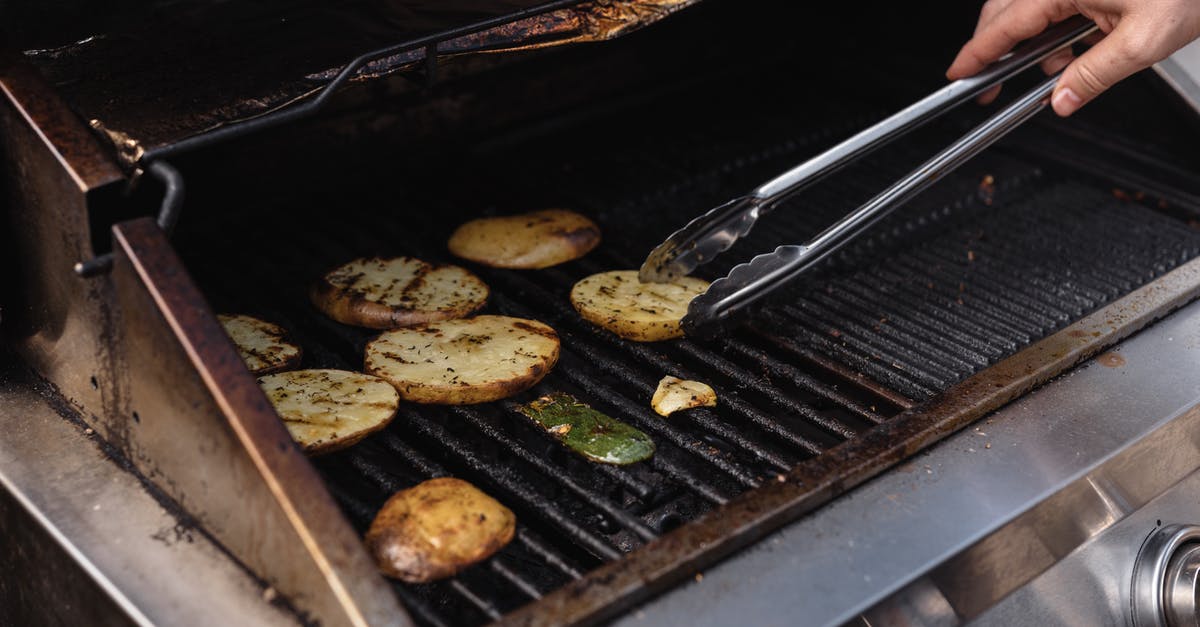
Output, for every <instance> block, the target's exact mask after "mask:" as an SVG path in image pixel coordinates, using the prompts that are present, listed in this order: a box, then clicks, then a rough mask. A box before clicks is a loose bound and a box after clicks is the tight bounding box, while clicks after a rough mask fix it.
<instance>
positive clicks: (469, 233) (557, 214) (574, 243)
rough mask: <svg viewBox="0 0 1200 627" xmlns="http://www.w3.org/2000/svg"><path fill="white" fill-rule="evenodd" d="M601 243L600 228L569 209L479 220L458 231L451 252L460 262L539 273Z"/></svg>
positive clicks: (452, 237)
mask: <svg viewBox="0 0 1200 627" xmlns="http://www.w3.org/2000/svg"><path fill="white" fill-rule="evenodd" d="M599 244H600V227H598V226H596V223H595V222H592V221H591V220H589V219H587V218H586V217H584V216H582V215H579V214H578V213H575V212H574V211H567V210H565V209H547V210H544V211H533V212H530V213H522V214H518V215H513V216H502V217H496V218H479V219H478V220H471V221H470V222H467V223H466V224H463V225H462V226H460V227H458V228H457V229H456V230H455V231H454V234H453V235H451V236H450V241H449V243H448V247H449V248H450V252H451V253H453V254H454V255H455V256H456V257H461V258H463V259H469V260H471V261H474V262H477V263H481V264H483V265H485V266H491V267H493V268H509V269H516V270H538V269H541V268H549V267H550V266H555V265H558V264H560V263H566V262H568V261H571V260H574V259H578V258H580V257H582V256H584V255H586V254H588V252H590V251H591V250H592V249H593V248H595V247H596V246H597V245H599Z"/></svg>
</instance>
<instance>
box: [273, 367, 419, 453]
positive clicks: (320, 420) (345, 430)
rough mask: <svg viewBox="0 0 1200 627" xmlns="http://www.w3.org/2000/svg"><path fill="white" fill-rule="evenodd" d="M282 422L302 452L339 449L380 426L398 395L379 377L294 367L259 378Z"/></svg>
mask: <svg viewBox="0 0 1200 627" xmlns="http://www.w3.org/2000/svg"><path fill="white" fill-rule="evenodd" d="M258 384H259V385H260V386H262V389H263V391H264V392H266V394H267V398H268V399H270V400H271V404H272V405H274V406H275V411H276V412H278V413H279V417H280V418H282V419H283V423H284V426H286V427H287V430H288V433H290V434H291V435H292V439H293V440H295V441H296V442H297V443H298V444H300V447H301V448H303V449H304V452H306V453H309V454H311V455H321V454H324V453H331V452H333V451H337V450H340V449H344V448H346V447H348V446H351V445H353V444H355V443H357V442H358V441H359V440H362V439H363V438H365V437H367V436H368V435H370V434H372V433H374V432H376V431H378V430H380V429H382V428H384V427H386V426H387V424H388V423H389V422H391V421H392V418H393V417H394V416H395V415H396V409H397V407H399V405H400V395H399V394H397V393H396V390H395V389H394V388H393V387H392V386H391V385H389V384H388V382H387V381H384V380H382V379H380V378H379V377H373V376H371V375H366V374H363V373H361V372H349V371H346V370H293V371H291V372H281V373H278V374H271V375H267V376H265V377H259V379H258Z"/></svg>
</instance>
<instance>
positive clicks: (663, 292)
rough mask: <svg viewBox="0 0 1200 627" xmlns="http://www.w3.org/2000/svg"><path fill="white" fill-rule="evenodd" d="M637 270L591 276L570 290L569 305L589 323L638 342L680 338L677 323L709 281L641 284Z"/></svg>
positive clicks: (680, 329)
mask: <svg viewBox="0 0 1200 627" xmlns="http://www.w3.org/2000/svg"><path fill="white" fill-rule="evenodd" d="M637 275H638V273H637V271H636V270H614V271H611V272H601V273H599V274H593V275H592V276H589V277H587V278H585V279H583V280H582V281H580V282H578V283H576V284H575V286H574V287H572V288H571V304H572V305H574V306H575V309H576V310H577V311H578V312H579V315H581V316H583V317H584V319H586V320H587V321H588V322H591V323H592V324H595V325H597V326H600V327H603V328H605V329H608V330H609V331H612V332H613V333H616V334H617V335H619V336H621V337H623V338H625V339H627V340H634V341H637V342H657V341H659V340H669V339H672V338H677V337H683V329H682V328H681V327H680V326H679V321H680V320H682V319H683V316H684V315H686V314H687V308H688V304H689V303H691V302H692V299H693V298H695V297H697V296H699V295H700V294H702V293H703V292H704V290H706V289H708V281H704V280H701V279H695V278H692V277H681V278H678V279H674V280H672V281H671V282H669V283H642V282H641V281H639V280H638V276H637Z"/></svg>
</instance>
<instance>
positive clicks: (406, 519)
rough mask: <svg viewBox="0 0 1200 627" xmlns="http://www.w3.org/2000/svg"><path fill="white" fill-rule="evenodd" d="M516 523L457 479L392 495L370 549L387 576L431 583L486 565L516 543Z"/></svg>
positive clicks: (370, 534) (379, 517)
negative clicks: (514, 541) (463, 570)
mask: <svg viewBox="0 0 1200 627" xmlns="http://www.w3.org/2000/svg"><path fill="white" fill-rule="evenodd" d="M516 526H517V518H516V516H514V515H513V513H512V511H510V510H509V509H508V508H507V507H505V506H503V505H501V504H500V503H499V502H498V501H496V499H493V498H492V497H490V496H488V495H486V494H484V493H483V492H482V491H480V490H479V488H476V487H475V486H473V485H471V484H469V483H467V482H466V481H463V480H461V479H454V478H452V477H441V478H438V479H430V480H429V481H425V482H423V483H420V484H418V485H416V486H415V487H412V488H409V489H407V490H402V491H400V492H397V493H396V494H394V495H392V498H390V499H388V501H387V503H384V504H383V508H382V509H380V510H379V513H378V514H377V515H376V516H375V520H374V521H372V522H371V527H370V528H369V529H368V530H367V535H366V538H365V540H366V544H367V548H368V549H369V550H370V551H371V555H372V556H374V557H375V563H376V564H378V566H379V570H380V571H382V572H383V574H385V575H387V576H388V577H395V578H396V579H402V580H404V581H407V582H410V583H426V582H429V581H434V580H437V579H442V578H445V577H449V576H451V575H454V574H455V573H457V572H459V571H460V570H462V569H464V568H466V567H467V566H470V565H471V564H475V563H477V562H480V561H483V560H485V559H487V558H488V557H491V556H492V554H494V553H495V552H496V551H499V550H500V549H501V548H503V547H504V545H506V544H508V543H509V541H510V540H512V538H513V533H514V531H515V530H516Z"/></svg>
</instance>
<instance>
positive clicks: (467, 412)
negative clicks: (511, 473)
mask: <svg viewBox="0 0 1200 627" xmlns="http://www.w3.org/2000/svg"><path fill="white" fill-rule="evenodd" d="M454 411H455V413H457V414H458V415H460V416H462V417H463V418H465V419H466V420H467V422H470V423H471V424H472V425H473V426H474V427H475V428H476V429H478V430H479V431H480V432H482V433H483V434H484V435H486V436H488V437H489V438H491V439H492V441H494V442H496V443H498V444H500V445H502V446H504V447H505V448H507V449H508V451H509V452H511V453H513V454H515V455H516V456H517V457H518V458H519V459H521V460H523V461H525V462H526V463H528V464H529V465H531V466H533V467H534V468H537V469H538V471H539V472H541V473H542V474H543V475H545V476H547V477H549V478H551V479H553V480H554V481H555V482H557V483H558V484H559V485H561V486H563V487H564V488H566V489H568V490H570V491H571V492H572V493H574V494H575V495H576V496H578V497H579V498H581V499H583V500H584V501H586V502H587V503H588V504H589V505H591V506H592V507H595V508H596V509H599V510H601V511H603V512H604V513H605V514H608V515H609V516H611V517H612V518H613V519H615V520H616V521H617V522H618V523H620V524H621V525H622V526H624V527H625V528H626V529H628V530H630V531H632V532H634V533H635V534H637V535H638V536H639V537H641V538H642V539H643V540H653V539H654V538H656V537H658V534H657V533H655V532H654V530H653V529H651V528H650V527H649V526H647V525H646V523H644V522H642V521H641V520H638V519H637V518H636V517H634V516H632V515H631V514H629V512H627V511H625V510H624V509H622V508H620V507H618V506H616V505H614V504H613V503H612V502H610V501H609V500H608V499H606V498H604V497H602V496H600V495H598V494H596V493H595V492H593V491H591V490H588V489H587V488H584V487H583V486H581V485H579V483H578V482H576V481H575V480H574V479H572V478H571V477H569V476H567V474H566V473H564V472H563V471H562V468H556V467H555V466H553V465H551V464H550V463H548V462H546V460H544V459H542V458H540V457H538V456H536V455H534V454H533V453H530V452H529V450H528V449H526V448H525V447H523V446H521V445H520V444H519V443H518V442H517V441H516V440H514V439H512V438H510V437H508V436H507V435H505V434H504V433H503V432H501V431H500V430H499V429H497V428H496V427H495V426H493V425H492V424H490V423H489V422H488V421H487V419H486V418H484V417H483V416H482V415H480V413H479V412H477V411H475V410H473V409H471V408H468V407H455V408H454ZM513 413H514V414H516V413H517V412H516V410H515V408H514V409H513ZM520 417H521V418H524V416H520Z"/></svg>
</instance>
